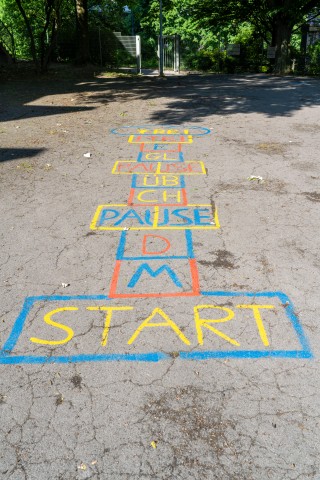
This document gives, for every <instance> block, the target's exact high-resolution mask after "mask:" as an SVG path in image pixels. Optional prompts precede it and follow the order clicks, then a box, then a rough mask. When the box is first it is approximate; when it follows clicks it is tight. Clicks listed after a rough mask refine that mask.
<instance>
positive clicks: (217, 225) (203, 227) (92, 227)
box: [90, 203, 221, 231]
mask: <svg viewBox="0 0 320 480" xmlns="http://www.w3.org/2000/svg"><path fill="white" fill-rule="evenodd" d="M109 207H127V208H130V205H127V204H126V203H111V204H107V205H99V206H98V207H97V210H96V212H95V214H94V216H93V219H92V221H91V223H90V230H118V231H121V230H124V228H125V227H126V226H122V227H110V226H97V223H98V220H99V217H100V214H101V211H102V210H103V209H104V208H109ZM182 207H183V208H186V207H211V205H210V204H209V203H202V204H199V203H189V204H188V205H183V206H182ZM136 208H137V207H134V210H135V209H136ZM138 208H141V209H143V208H148V205H141V206H140V205H139V206H138ZM152 208H153V213H154V219H153V224H152V226H148V227H127V228H129V230H218V229H220V228H221V226H220V222H219V217H218V210H217V208H215V212H214V224H213V225H193V226H186V225H181V227H180V226H174V227H170V226H163V227H158V226H157V225H158V221H159V214H160V207H158V206H154V207H149V209H150V210H151V209H152ZM161 208H172V209H176V208H179V207H165V206H163V207H161Z"/></svg>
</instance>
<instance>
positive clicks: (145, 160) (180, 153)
mask: <svg viewBox="0 0 320 480" xmlns="http://www.w3.org/2000/svg"><path fill="white" fill-rule="evenodd" d="M157 151H158V152H161V150H160V149H159V150H155V152H157ZM164 152H166V150H164ZM143 153H152V152H139V154H138V156H137V162H139V163H148V162H160V163H166V162H169V163H170V162H171V163H173V162H174V163H179V162H180V163H181V162H185V159H184V154H183V152H172V153H178V154H179V155H178V159H177V160H176V159H170V160H155V159H153V160H148V159H144V160H142V156H143Z"/></svg>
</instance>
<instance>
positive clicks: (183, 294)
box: [109, 292, 200, 298]
mask: <svg viewBox="0 0 320 480" xmlns="http://www.w3.org/2000/svg"><path fill="white" fill-rule="evenodd" d="M199 295H200V293H199V292H176V293H128V294H126V293H111V292H110V293H109V297H110V298H145V297H154V298H159V297H196V296H199Z"/></svg>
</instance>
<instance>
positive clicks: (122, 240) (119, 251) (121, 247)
mask: <svg viewBox="0 0 320 480" xmlns="http://www.w3.org/2000/svg"><path fill="white" fill-rule="evenodd" d="M126 241H127V232H126V231H123V232H121V236H120V242H119V245H118V249H117V253H116V260H123V256H124V251H125V248H126Z"/></svg>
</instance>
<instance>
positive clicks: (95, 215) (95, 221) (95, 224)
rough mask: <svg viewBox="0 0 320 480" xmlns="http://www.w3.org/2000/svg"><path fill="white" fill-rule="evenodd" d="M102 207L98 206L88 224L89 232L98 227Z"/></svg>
mask: <svg viewBox="0 0 320 480" xmlns="http://www.w3.org/2000/svg"><path fill="white" fill-rule="evenodd" d="M103 207H104V205H99V206H98V208H97V210H96V212H95V214H94V216H93V219H92V221H91V223H90V230H98V227H97V222H98V220H99V217H100V213H101V210H102V209H103Z"/></svg>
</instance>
